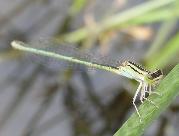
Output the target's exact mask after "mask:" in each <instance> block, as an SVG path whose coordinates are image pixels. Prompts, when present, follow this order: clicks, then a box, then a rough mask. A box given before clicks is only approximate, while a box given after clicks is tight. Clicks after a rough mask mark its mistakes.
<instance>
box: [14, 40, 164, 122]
mask: <svg viewBox="0 0 179 136" xmlns="http://www.w3.org/2000/svg"><path fill="white" fill-rule="evenodd" d="M11 45H12V47H13V48H14V49H18V50H22V51H26V52H29V53H33V54H37V55H43V56H47V57H52V58H56V59H61V60H65V61H69V62H73V63H78V64H82V65H86V66H88V67H93V68H97V69H102V70H106V71H110V72H113V73H116V74H119V75H122V76H125V77H128V78H130V79H135V80H136V81H138V82H139V86H138V88H137V91H136V93H135V95H134V97H133V105H134V107H135V109H136V111H137V114H138V116H139V118H140V121H141V120H142V118H141V115H140V113H139V111H138V109H137V106H136V104H135V101H136V97H137V95H138V94H139V93H141V95H140V101H141V102H142V103H143V100H147V101H149V102H150V103H152V104H153V105H154V106H156V105H155V103H154V102H152V101H151V100H149V99H148V98H147V97H146V96H145V94H146V93H148V94H149V95H150V94H151V93H155V94H158V93H157V92H152V88H153V87H155V86H156V85H158V84H159V82H160V80H161V79H162V77H163V73H162V71H161V70H156V71H154V72H150V71H148V70H146V69H144V68H142V67H141V66H139V65H137V64H135V63H134V62H131V61H124V62H123V63H122V64H120V65H119V66H117V67H115V66H109V65H103V64H98V63H94V62H88V61H84V60H80V59H78V58H75V57H71V56H65V55H61V54H57V53H54V52H49V51H45V50H43V49H36V48H32V47H28V46H29V45H28V44H26V43H24V42H21V41H13V42H12V43H11ZM158 95H160V94H158ZM156 107H157V106H156Z"/></svg>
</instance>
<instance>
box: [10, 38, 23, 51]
mask: <svg viewBox="0 0 179 136" xmlns="http://www.w3.org/2000/svg"><path fill="white" fill-rule="evenodd" d="M20 43H21V41H17V40H14V41H12V42H11V46H12V47H13V48H14V49H19V48H21V47H22V46H21V44H20Z"/></svg>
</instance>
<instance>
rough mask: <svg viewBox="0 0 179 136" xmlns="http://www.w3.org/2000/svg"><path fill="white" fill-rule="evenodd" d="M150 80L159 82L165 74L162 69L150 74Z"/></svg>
mask: <svg viewBox="0 0 179 136" xmlns="http://www.w3.org/2000/svg"><path fill="white" fill-rule="evenodd" d="M149 76H150V79H152V80H155V81H159V80H160V79H162V77H163V72H162V70H160V69H156V70H155V71H154V72H152V73H150V74H149Z"/></svg>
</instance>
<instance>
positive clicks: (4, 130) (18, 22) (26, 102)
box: [0, 0, 179, 136]
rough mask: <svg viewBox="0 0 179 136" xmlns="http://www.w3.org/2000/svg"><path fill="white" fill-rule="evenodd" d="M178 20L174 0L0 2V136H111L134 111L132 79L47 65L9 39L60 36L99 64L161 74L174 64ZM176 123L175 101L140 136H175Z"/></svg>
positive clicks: (178, 55)
mask: <svg viewBox="0 0 179 136" xmlns="http://www.w3.org/2000/svg"><path fill="white" fill-rule="evenodd" d="M178 17H179V3H178V1H177V0H145V1H143V0H90V1H87V0H13V1H12V0H0V136H11V135H13V136H56V135H63V136H111V135H113V134H114V133H115V132H116V131H117V130H118V128H120V127H121V126H122V124H123V123H124V122H125V121H126V120H127V119H128V118H129V117H130V115H131V114H132V113H133V112H134V111H135V110H134V107H133V105H132V97H133V95H134V93H135V90H136V89H137V86H138V83H136V82H135V81H131V80H129V79H127V78H124V77H121V76H119V75H116V74H113V73H110V72H107V71H102V70H95V69H88V68H85V67H83V68H80V69H78V67H75V68H73V67H71V65H69V66H70V67H68V66H67V65H66V66H67V67H65V68H63V69H59V68H58V67H56V65H55V64H54V65H53V64H52V63H53V62H50V67H49V64H48V63H44V64H42V63H41V62H40V63H39V62H36V61H38V59H37V60H35V59H31V60H30V59H29V58H31V57H32V56H27V55H26V54H25V53H22V52H19V51H16V50H13V49H12V48H11V46H10V42H11V41H12V40H15V39H16V40H22V41H24V42H33V41H37V40H39V39H41V38H45V37H48V38H56V39H63V40H64V41H65V42H67V43H71V45H72V46H74V47H75V46H76V47H78V49H80V51H81V52H83V50H85V51H86V50H88V52H93V53H95V54H97V55H96V59H98V60H99V61H100V58H101V62H103V61H106V62H104V63H109V64H110V63H114V62H113V61H112V60H116V61H122V60H126V59H130V60H132V61H134V62H137V63H139V64H142V65H144V67H146V68H147V69H149V70H154V69H156V68H160V69H162V70H163V72H164V74H165V75H166V74H167V73H168V72H169V71H170V70H171V69H172V68H173V67H174V66H175V65H176V64H177V63H178V62H179V53H178V52H179V32H178V30H179V27H178V26H179V24H178ZM59 46H60V44H59ZM67 46H68V44H67ZM99 56H100V57H99ZM105 57H107V58H111V59H109V60H107V59H104V58H105ZM93 58H94V59H95V55H94V56H93ZM48 62H49V61H48ZM55 63H57V62H55ZM137 103H138V104H140V102H139V101H137ZM178 122H179V99H178V98H177V99H176V100H175V101H174V102H173V103H172V104H171V105H170V107H169V108H168V109H167V110H166V111H165V112H163V114H162V115H161V116H160V117H159V118H158V119H157V120H155V121H154V122H153V123H152V124H151V126H149V128H148V129H147V130H146V131H145V134H144V136H178V133H179V131H178V130H179V124H178ZM129 131H130V130H129Z"/></svg>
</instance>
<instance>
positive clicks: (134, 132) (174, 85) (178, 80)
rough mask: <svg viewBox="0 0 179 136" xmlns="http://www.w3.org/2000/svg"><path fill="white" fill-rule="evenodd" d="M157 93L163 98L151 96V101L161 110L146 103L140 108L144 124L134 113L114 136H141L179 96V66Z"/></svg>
mask: <svg viewBox="0 0 179 136" xmlns="http://www.w3.org/2000/svg"><path fill="white" fill-rule="evenodd" d="M156 92H158V93H160V94H161V95H162V96H156V95H151V96H150V97H149V99H150V100H152V101H153V102H155V103H156V104H157V106H158V107H159V108H156V107H155V106H153V105H152V104H150V103H149V102H147V101H145V102H144V103H143V104H142V105H141V106H140V107H139V112H140V114H141V116H142V118H143V122H142V123H140V122H139V118H138V116H137V114H136V113H134V114H133V115H132V116H131V117H130V118H129V119H128V120H127V121H126V123H125V124H124V125H123V126H122V127H121V128H120V129H119V130H118V131H117V132H116V133H115V134H114V136H141V135H142V134H143V133H144V131H145V130H146V128H147V127H148V126H149V125H150V124H151V123H152V122H153V121H154V120H155V119H156V118H157V117H158V116H159V115H160V114H161V113H162V112H163V111H164V110H165V109H166V108H167V107H168V105H169V104H170V103H171V102H172V101H173V100H174V99H175V98H176V96H177V95H179V64H178V65H177V66H175V67H174V68H173V70H172V71H171V72H170V73H169V74H168V75H167V76H166V77H165V78H164V79H163V80H162V81H161V83H160V85H159V86H158V88H157V90H156Z"/></svg>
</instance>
